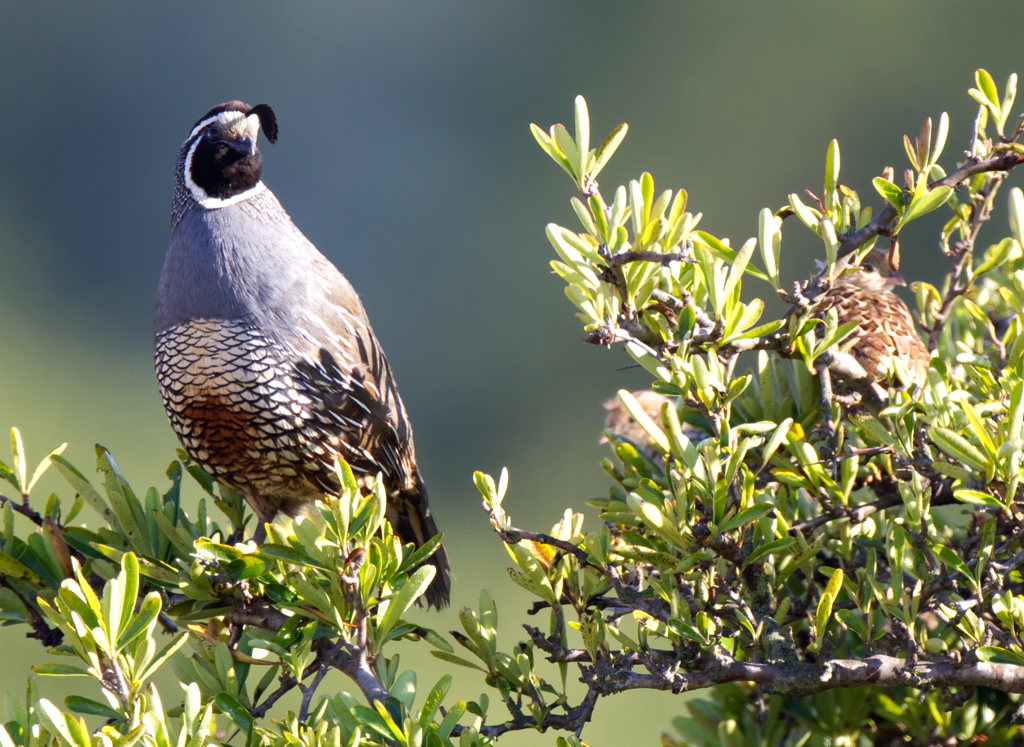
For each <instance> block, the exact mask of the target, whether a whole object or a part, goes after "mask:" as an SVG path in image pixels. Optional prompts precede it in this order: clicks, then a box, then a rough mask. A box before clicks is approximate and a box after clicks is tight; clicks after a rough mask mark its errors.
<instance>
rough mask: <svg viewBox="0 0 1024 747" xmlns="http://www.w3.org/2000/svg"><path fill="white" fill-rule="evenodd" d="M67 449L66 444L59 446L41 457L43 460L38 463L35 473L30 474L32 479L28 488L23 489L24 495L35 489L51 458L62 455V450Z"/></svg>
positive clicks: (50, 462)
mask: <svg viewBox="0 0 1024 747" xmlns="http://www.w3.org/2000/svg"><path fill="white" fill-rule="evenodd" d="M67 447H68V445H67V444H61V445H60V446H58V447H57V448H56V449H54V450H53V451H51V452H50V453H49V454H47V455H46V456H44V457H43V460H42V461H41V462H39V465H38V466H37V467H36V469H35V472H33V473H32V477H31V478H29V481H28V487H26V488H25V492H26V493H31V492H32V488H34V487H35V485H36V483H37V482H38V481H39V478H40V477H42V476H43V473H44V472H46V470H47V469H48V468H49V466H50V464H52V460H53V457H55V456H59V455H60V454H63V453H64V449H66V448H67Z"/></svg>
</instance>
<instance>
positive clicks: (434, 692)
mask: <svg viewBox="0 0 1024 747" xmlns="http://www.w3.org/2000/svg"><path fill="white" fill-rule="evenodd" d="M451 686H452V676H451V675H450V674H446V675H444V676H443V677H441V679H439V680H438V681H437V684H436V685H434V687H433V689H431V691H430V692H429V693H427V697H426V699H425V700H424V701H423V708H422V709H421V710H420V718H419V722H420V727H421V728H423V729H426V728H427V725H428V724H430V723H431V722H432V721H433V720H434V714H435V713H437V709H438V708H439V707H440V706H441V702H442V701H443V700H444V696H445V695H447V694H448V689H449V688H450V687H451Z"/></svg>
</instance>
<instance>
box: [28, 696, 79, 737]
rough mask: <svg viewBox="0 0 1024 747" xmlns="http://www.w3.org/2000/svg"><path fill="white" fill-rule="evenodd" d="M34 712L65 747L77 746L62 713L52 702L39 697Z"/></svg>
mask: <svg viewBox="0 0 1024 747" xmlns="http://www.w3.org/2000/svg"><path fill="white" fill-rule="evenodd" d="M36 713H37V714H38V715H39V720H40V721H42V722H43V723H42V725H43V727H44V728H45V729H46V731H48V732H50V734H52V735H53V736H54V737H56V738H58V739H59V740H60V741H61V742H63V743H64V745H65V747H79V745H78V743H77V742H76V741H75V739H74V737H72V736H71V732H70V731H68V725H67V722H65V721H64V714H63V713H61V712H60V709H59V708H57V706H55V705H54V704H53V703H51V702H50V701H48V700H47V699H46V698H40V699H39V700H38V702H37V703H36Z"/></svg>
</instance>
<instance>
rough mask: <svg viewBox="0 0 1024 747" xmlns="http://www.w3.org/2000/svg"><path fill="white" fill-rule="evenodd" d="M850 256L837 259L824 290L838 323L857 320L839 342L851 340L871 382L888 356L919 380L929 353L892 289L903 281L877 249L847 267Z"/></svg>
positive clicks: (903, 283)
mask: <svg viewBox="0 0 1024 747" xmlns="http://www.w3.org/2000/svg"><path fill="white" fill-rule="evenodd" d="M853 259H854V255H853V254H849V255H847V256H846V257H844V258H843V259H842V260H840V261H839V262H838V263H837V264H836V280H835V283H834V284H833V285H832V288H831V289H830V290H829V291H828V293H827V298H828V299H829V300H830V301H831V306H832V307H834V308H835V309H836V311H837V312H838V315H839V323H840V324H844V323H845V322H857V323H858V324H859V325H860V326H859V327H858V328H857V329H855V330H854V331H853V333H852V334H851V335H850V337H848V338H847V340H846V341H845V342H844V343H842V346H843V347H845V346H846V345H849V344H850V340H852V341H853V344H852V346H850V348H849V353H850V355H852V356H853V358H854V359H855V360H856V361H857V362H858V363H859V364H860V365H861V366H862V367H863V368H864V370H865V371H867V372H868V375H869V376H870V377H872V379H873V380H874V381H877V380H878V379H879V377H880V376H881V371H882V370H883V369H884V364H885V359H886V358H889V357H892V358H895V359H897V360H898V361H899V362H900V363H901V364H902V365H903V367H904V368H905V369H906V371H907V373H908V375H909V376H910V380H911V382H912V383H914V384H918V385H921V384H923V383H924V381H925V375H926V372H927V371H928V363H929V361H930V360H931V354H930V353H929V352H928V348H927V347H925V345H924V343H923V342H921V338H920V337H918V336H917V328H916V327H915V326H914V319H913V317H912V316H911V315H910V309H908V308H907V305H906V304H905V303H903V301H902V300H901V299H900V297H899V296H897V295H896V294H895V293H893V292H892V288H893V286H896V285H906V284H907V283H906V281H905V280H904V279H903V277H902V276H901V275H900V274H899V272H897V269H896V268H895V267H892V266H891V265H890V261H889V257H888V255H887V254H886V253H885V252H883V251H881V250H879V249H873V250H872V251H870V252H869V253H868V254H867V255H866V256H865V257H864V259H863V260H862V261H861V263H860V266H859V267H857V268H853V269H850V267H851V264H852V261H853Z"/></svg>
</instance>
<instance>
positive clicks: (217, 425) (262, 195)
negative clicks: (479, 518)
mask: <svg viewBox="0 0 1024 747" xmlns="http://www.w3.org/2000/svg"><path fill="white" fill-rule="evenodd" d="M261 125H262V127H263V132H264V133H265V134H266V136H267V139H268V140H269V141H270V142H271V143H273V142H276V141H277V120H276V118H275V116H274V112H273V110H271V108H270V107H269V106H267V105H266V104H260V105H258V106H248V105H246V104H243V103H242V102H240V101H231V102H228V103H226V104H221V105H220V106H217V107H214V108H213V109H211V110H210V111H209V112H207V113H206V114H204V115H203V116H202V118H200V120H199V121H198V122H197V123H196V124H195V126H194V127H193V128H192V130H191V132H190V133H189V136H188V139H187V140H186V141H185V143H184V144H183V145H182V146H181V150H180V151H179V153H178V161H177V165H176V167H175V179H174V204H173V210H172V213H171V229H172V234H171V244H170V248H169V249H168V251H167V258H166V261H165V263H164V268H163V273H162V275H161V277H160V290H159V295H158V296H157V305H156V323H155V331H156V375H157V381H158V382H159V385H160V394H161V397H162V398H163V402H164V407H165V408H166V409H167V414H168V416H169V417H170V420H171V424H172V426H173V427H174V430H175V432H176V433H177V434H178V438H179V439H180V440H181V443H182V445H183V446H184V447H185V450H186V451H187V452H188V453H189V455H190V456H191V457H192V459H194V460H195V461H196V462H197V463H198V464H200V465H201V466H202V467H203V469H205V470H206V471H207V472H209V473H210V474H211V475H212V476H213V477H214V478H215V479H216V480H218V481H220V482H222V483H224V484H226V485H229V486H231V487H233V488H236V489H238V490H239V491H241V492H242V494H243V495H244V496H245V498H246V500H247V501H248V502H249V505H250V506H252V508H253V510H254V511H255V512H256V514H257V516H258V517H259V519H260V527H262V523H263V521H269V520H271V519H272V518H273V517H274V515H275V514H277V512H278V511H282V512H284V513H286V514H290V515H295V514H297V513H298V512H300V511H301V510H302V508H303V507H304V506H306V505H308V504H311V503H313V502H314V501H316V500H317V499H319V498H321V497H322V496H323V494H324V492H331V493H336V492H338V491H339V490H340V488H341V486H340V485H339V484H338V481H337V479H336V477H335V473H334V461H335V459H336V458H337V457H343V458H344V459H345V460H346V461H347V462H348V463H349V464H350V465H351V467H352V469H353V471H354V472H355V473H356V475H357V476H358V477H360V478H361V479H362V480H372V479H373V477H374V475H376V474H377V473H378V472H379V473H381V475H382V477H383V480H384V485H385V487H386V489H387V492H388V507H387V514H386V516H387V519H388V521H389V522H390V523H391V526H392V527H393V528H394V530H395V532H396V533H397V534H398V536H399V537H400V538H401V539H402V541H403V542H413V543H415V544H416V545H417V546H420V545H422V544H423V543H424V542H426V541H427V540H428V539H430V538H431V537H433V536H434V535H436V534H437V533H438V532H437V526H436V525H435V524H434V519H433V517H431V515H430V509H429V508H428V506H427V493H426V489H425V488H424V485H423V480H422V478H421V477H420V473H419V470H418V469H417V466H416V451H415V447H414V446H413V438H412V428H411V427H410V425H409V418H408V415H407V414H406V411H405V407H404V406H403V404H402V398H401V397H400V396H399V394H398V388H397V386H396V385H395V380H394V377H393V376H392V374H391V369H390V367H389V366H388V362H387V360H386V359H385V358H384V352H383V351H382V350H381V347H380V343H378V342H377V338H376V337H375V336H374V334H373V330H372V329H371V328H370V323H369V321H368V320H367V318H366V312H365V311H364V309H363V305H362V303H360V301H359V296H357V295H356V292H355V291H354V290H353V289H352V286H351V285H350V284H349V282H348V280H346V279H345V277H344V276H343V275H342V274H341V273H340V272H338V270H337V268H335V267H334V265H332V264H331V263H330V262H329V261H328V260H327V258H325V257H324V256H323V255H322V254H320V252H318V251H317V250H316V247H314V246H313V244H311V243H310V242H309V240H308V239H307V238H306V237H305V236H304V235H303V234H302V232H301V231H299V229H298V228H296V227H295V225H294V224H293V223H292V221H291V218H289V217H288V213H286V212H285V211H284V208H282V207H281V204H280V203H279V202H278V201H277V198H276V197H274V195H273V193H272V192H271V191H270V190H269V189H267V188H266V187H265V186H264V185H263V182H262V181H260V175H261V171H262V161H261V157H260V152H259V150H258V149H257V148H256V138H257V135H258V134H259V129H260V126H261ZM429 562H431V563H432V564H433V565H434V566H435V567H436V568H437V573H436V575H435V577H434V581H433V583H432V584H431V585H430V588H429V589H428V590H427V602H428V604H430V605H433V606H434V607H438V608H440V607H442V606H444V605H446V604H447V603H448V598H449V590H450V585H451V584H450V578H449V566H448V557H447V554H446V553H445V550H444V548H443V547H441V548H438V550H437V552H435V553H434V555H433V556H432V557H431V559H430V561H429Z"/></svg>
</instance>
